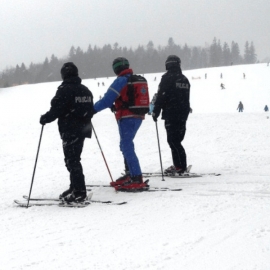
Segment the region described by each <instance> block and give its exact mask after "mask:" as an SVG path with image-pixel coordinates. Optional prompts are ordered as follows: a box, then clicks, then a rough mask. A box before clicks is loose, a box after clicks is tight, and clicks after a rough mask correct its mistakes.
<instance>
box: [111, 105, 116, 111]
mask: <svg viewBox="0 0 270 270" xmlns="http://www.w3.org/2000/svg"><path fill="white" fill-rule="evenodd" d="M111 111H112V112H113V113H115V112H116V108H115V105H112V107H111Z"/></svg>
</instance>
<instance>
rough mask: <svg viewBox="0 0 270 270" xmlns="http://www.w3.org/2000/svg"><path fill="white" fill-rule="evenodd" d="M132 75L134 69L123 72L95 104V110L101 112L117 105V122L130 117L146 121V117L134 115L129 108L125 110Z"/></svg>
mask: <svg viewBox="0 0 270 270" xmlns="http://www.w3.org/2000/svg"><path fill="white" fill-rule="evenodd" d="M132 74H133V70H132V69H125V70H123V71H122V72H121V73H120V74H119V75H118V77H117V78H116V79H115V80H114V82H113V83H112V84H111V86H110V87H109V88H108V90H107V92H106V93H105V95H104V97H103V98H102V99H101V100H99V101H97V102H96V103H95V105H94V110H95V111H96V112H100V111H102V110H104V109H106V108H111V107H112V106H113V104H115V110H116V111H115V117H116V119H117V120H120V119H122V118H130V117H131V118H140V119H144V115H137V114H134V113H133V112H131V111H130V110H129V109H128V108H125V106H124V104H123V100H127V89H128V87H127V84H128V78H129V77H130V75H132Z"/></svg>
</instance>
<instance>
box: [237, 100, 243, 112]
mask: <svg viewBox="0 0 270 270" xmlns="http://www.w3.org/2000/svg"><path fill="white" fill-rule="evenodd" d="M236 110H238V112H243V110H244V105H243V103H242V102H241V101H240V102H239V104H238V107H237V109H236Z"/></svg>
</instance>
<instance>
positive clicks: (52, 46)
mask: <svg viewBox="0 0 270 270" xmlns="http://www.w3.org/2000/svg"><path fill="white" fill-rule="evenodd" d="M0 18H1V23H0V71H2V70H3V69H4V68H6V67H10V66H15V65H16V64H19V65H21V63H24V64H25V65H26V66H27V67H28V66H29V64H30V63H31V62H33V63H38V62H43V61H44V60H45V57H48V58H49V59H50V57H51V55H52V54H54V55H55V56H57V57H58V58H61V57H64V56H66V55H67V54H68V52H69V49H70V47H71V46H72V45H73V46H75V48H77V47H78V46H80V47H81V49H83V50H84V51H85V50H86V49H87V47H88V45H89V44H91V45H92V46H94V45H98V46H100V47H102V46H103V45H105V44H111V45H113V44H114V43H115V42H118V43H119V46H127V47H128V48H129V47H132V48H136V47H137V46H138V45H139V44H140V45H147V43H148V42H149V41H150V40H151V41H153V43H154V46H155V47H157V46H158V45H161V46H164V45H166V44H167V42H168V39H169V38H170V37H172V38H173V39H174V41H175V43H177V44H180V45H184V44H185V43H187V44H188V45H189V46H204V45H205V43H208V44H211V43H212V41H213V38H214V37H216V38H217V39H220V41H221V44H223V43H224V42H227V43H229V45H230V44H231V42H232V41H235V42H238V44H239V46H240V50H241V51H240V52H241V54H243V52H244V44H245V42H246V41H249V42H250V41H253V42H254V45H255V49H256V53H257V55H258V59H259V60H263V59H265V58H266V57H270V0H256V1H254V0H0Z"/></svg>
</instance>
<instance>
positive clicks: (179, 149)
mask: <svg viewBox="0 0 270 270" xmlns="http://www.w3.org/2000/svg"><path fill="white" fill-rule="evenodd" d="M165 129H166V131H167V142H168V144H169V146H170V148H171V151H172V159H173V165H174V166H175V167H180V168H182V169H186V167H187V157H186V152H185V149H184V147H183V146H182V144H181V142H182V141H183V140H184V137H185V134H186V120H178V119H174V120H165Z"/></svg>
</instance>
